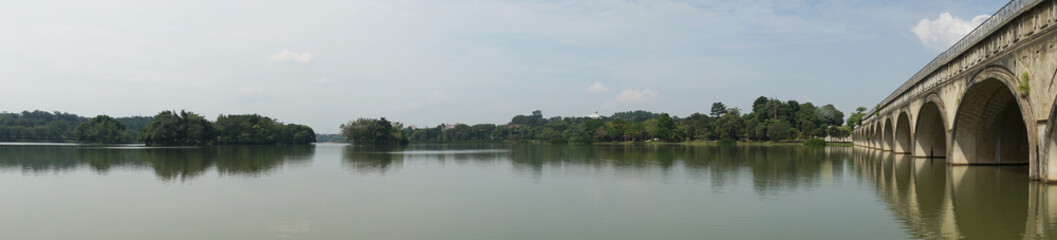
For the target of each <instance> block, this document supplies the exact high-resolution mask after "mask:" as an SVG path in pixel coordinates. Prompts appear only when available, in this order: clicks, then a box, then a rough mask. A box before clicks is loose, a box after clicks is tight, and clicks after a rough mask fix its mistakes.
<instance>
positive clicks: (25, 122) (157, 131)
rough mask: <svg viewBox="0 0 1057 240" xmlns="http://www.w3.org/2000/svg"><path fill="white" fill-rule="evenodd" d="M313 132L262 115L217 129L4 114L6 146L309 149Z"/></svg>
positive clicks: (170, 115) (176, 120) (179, 117)
mask: <svg viewBox="0 0 1057 240" xmlns="http://www.w3.org/2000/svg"><path fill="white" fill-rule="evenodd" d="M315 140H316V133H315V132H314V131H313V130H312V128H310V127H308V126H305V125H300V124H283V123H281V122H279V121H276V120H275V119H272V118H268V117H263V116H260V115H257V114H250V115H220V116H219V117H217V122H216V123H213V122H210V121H209V120H207V119H205V118H204V117H202V116H200V115H198V114H194V113H191V112H186V111H180V112H179V113H177V112H173V111H164V112H161V113H158V115H156V116H151V117H144V116H133V117H121V118H112V117H110V116H107V115H99V116H96V117H94V118H92V119H88V118H85V117H81V116H77V115H74V114H69V113H62V112H44V111H32V112H30V111H24V112H21V113H6V112H4V113H0V141H8V142H79V143H130V142H135V141H140V142H143V143H147V144H148V145H154V144H160V145H210V144H309V143H313V142H315Z"/></svg>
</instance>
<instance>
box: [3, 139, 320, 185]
mask: <svg viewBox="0 0 1057 240" xmlns="http://www.w3.org/2000/svg"><path fill="white" fill-rule="evenodd" d="M314 151H315V148H314V146H222V147H204V148H99V147H67V146H61V147H56V146H10V147H9V146H4V147H2V148H0V168H5V169H21V170H23V171H31V172H45V171H72V170H75V169H77V168H78V167H80V166H82V165H83V166H87V167H89V168H91V169H93V170H94V171H96V172H97V173H100V174H104V173H107V172H108V171H110V170H111V169H113V168H115V167H128V168H142V167H150V168H151V169H153V170H154V172H155V174H156V175H157V176H158V178H160V179H162V180H164V181H170V180H174V179H179V180H181V181H186V180H189V179H192V178H194V177H197V176H200V175H202V174H203V173H205V172H206V171H207V170H208V169H209V168H210V167H213V166H216V167H217V171H218V172H219V173H221V174H239V175H249V176H258V175H260V174H262V173H269V172H272V171H273V170H274V169H276V168H279V167H281V166H283V165H284V164H286V163H291V162H307V161H310V160H311V158H312V155H313V154H314Z"/></svg>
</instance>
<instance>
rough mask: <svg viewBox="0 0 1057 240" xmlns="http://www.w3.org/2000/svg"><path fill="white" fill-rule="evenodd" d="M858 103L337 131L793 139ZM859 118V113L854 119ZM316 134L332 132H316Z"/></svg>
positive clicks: (354, 125)
mask: <svg viewBox="0 0 1057 240" xmlns="http://www.w3.org/2000/svg"><path fill="white" fill-rule="evenodd" d="M864 110H865V109H864V108H862V107H860V108H859V109H857V112H856V113H854V114H852V115H851V117H852V118H849V119H848V120H849V122H848V125H847V126H845V125H844V123H845V119H844V113H843V112H841V111H840V110H838V109H837V108H836V107H834V106H833V105H832V104H826V105H823V106H821V107H818V106H815V105H814V104H812V103H810V102H805V103H800V102H798V101H795V100H788V101H781V100H778V99H772V98H767V97H762V96H761V97H759V98H757V99H756V100H755V101H754V102H753V106H752V109H751V112H749V113H744V114H743V113H742V110H741V109H738V108H729V107H727V106H726V105H724V104H723V103H722V102H716V103H713V104H712V106H711V109H710V111H709V112H708V113H707V114H701V113H694V114H691V115H689V116H687V117H678V116H671V115H669V114H667V113H653V112H648V111H642V110H639V111H629V112H618V113H614V114H613V115H611V116H603V117H598V118H592V117H560V116H554V117H550V118H545V117H544V116H543V113H542V112H541V111H539V110H536V111H533V112H532V113H531V114H530V115H517V116H514V117H513V118H511V120H510V122H509V123H507V124H475V125H467V124H440V125H438V126H436V127H432V128H414V127H403V124H400V123H396V122H390V121H388V120H386V119H385V118H381V119H359V120H356V121H353V122H349V123H348V124H343V125H342V126H341V129H342V132H341V136H343V137H345V139H346V140H347V141H348V142H350V143H353V144H379V143H382V144H399V143H406V142H463V141H541V142H551V143H570V142H571V143H594V142H641V141H654V140H656V141H668V142H672V141H708V140H722V139H731V140H740V141H790V140H792V141H796V140H804V139H811V138H820V137H827V136H831V137H847V136H849V135H851V127H852V126H854V125H855V124H857V123H858V122H859V121H861V117H862V115H863V113H862V112H863V111H864ZM856 118H857V119H856ZM319 137H321V138H322V137H329V138H330V139H333V136H327V135H320V136H319Z"/></svg>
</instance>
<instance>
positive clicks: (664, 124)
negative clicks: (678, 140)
mask: <svg viewBox="0 0 1057 240" xmlns="http://www.w3.org/2000/svg"><path fill="white" fill-rule="evenodd" d="M674 130H675V121H674V120H672V117H671V116H668V114H667V113H662V114H661V117H660V118H658V119H657V130H656V132H655V133H654V137H656V138H660V139H661V140H663V141H671V140H675V139H674V138H673V136H672V132H673V131H674Z"/></svg>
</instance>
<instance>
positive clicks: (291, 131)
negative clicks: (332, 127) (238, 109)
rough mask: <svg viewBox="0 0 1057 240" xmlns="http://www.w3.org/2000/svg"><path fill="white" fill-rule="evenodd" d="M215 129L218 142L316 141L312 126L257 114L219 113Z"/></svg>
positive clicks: (296, 142) (268, 142) (282, 142)
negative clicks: (279, 120) (287, 122)
mask: <svg viewBox="0 0 1057 240" xmlns="http://www.w3.org/2000/svg"><path fill="white" fill-rule="evenodd" d="M215 125H216V129H217V132H218V134H219V135H218V136H217V143H219V144H279V143H281V144H309V143H313V142H315V141H316V139H315V138H316V133H315V132H314V131H312V128H310V127H308V126H305V125H300V124H283V123H281V122H278V121H276V120H275V119H272V118H269V117H262V116H261V115H257V114H246V115H226V116H225V115H220V117H217V121H216V124H215Z"/></svg>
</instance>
